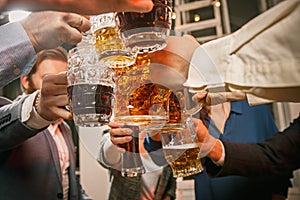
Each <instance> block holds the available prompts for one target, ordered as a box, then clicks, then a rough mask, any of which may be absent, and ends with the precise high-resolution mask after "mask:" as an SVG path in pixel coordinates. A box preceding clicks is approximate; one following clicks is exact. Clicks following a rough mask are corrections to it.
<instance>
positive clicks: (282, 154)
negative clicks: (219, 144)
mask: <svg viewBox="0 0 300 200" xmlns="http://www.w3.org/2000/svg"><path fill="white" fill-rule="evenodd" d="M223 144H224V147H225V162H224V165H223V166H222V167H218V166H216V165H215V164H214V163H213V162H212V161H211V160H209V159H208V160H209V161H207V164H206V167H207V171H208V173H209V174H211V175H213V176H226V175H241V176H261V175H264V176H266V175H284V174H285V173H287V172H291V171H293V170H296V169H298V168H300V115H299V116H298V118H296V119H295V120H294V121H293V123H291V125H290V126H289V127H288V128H286V129H285V130H284V131H282V132H279V133H277V134H275V135H274V136H273V137H271V138H270V139H268V140H266V141H264V142H260V143H257V144H240V143H233V142H225V141H223Z"/></svg>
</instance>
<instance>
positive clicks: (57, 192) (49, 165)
mask: <svg viewBox="0 0 300 200" xmlns="http://www.w3.org/2000/svg"><path fill="white" fill-rule="evenodd" d="M22 102H23V99H21V100H20V99H19V100H18V101H16V102H14V103H12V104H10V105H7V106H4V107H1V108H0V116H1V118H0V177H1V178H0V194H1V199H3V200H19V199H24V200H27V199H30V200H41V199H46V200H48V199H49V200H52V199H62V198H63V191H62V184H61V180H62V175H61V169H60V164H59V157H58V152H57V148H56V144H55V142H54V140H53V138H52V136H51V134H50V132H49V131H48V130H47V129H44V130H35V129H32V128H30V127H28V126H26V124H24V123H22V122H21V121H20V119H19V118H18V117H14V116H20V111H21V104H22ZM16 111H18V114H16V113H13V112H16ZM3 113H5V114H3ZM60 128H61V131H62V134H63V136H64V138H65V140H66V143H67V146H68V149H69V153H70V155H69V156H70V168H69V183H70V188H69V199H79V195H78V189H77V187H78V186H77V181H76V176H75V148H74V144H73V141H72V134H71V131H70V128H69V126H68V125H67V124H66V123H63V124H61V125H60Z"/></svg>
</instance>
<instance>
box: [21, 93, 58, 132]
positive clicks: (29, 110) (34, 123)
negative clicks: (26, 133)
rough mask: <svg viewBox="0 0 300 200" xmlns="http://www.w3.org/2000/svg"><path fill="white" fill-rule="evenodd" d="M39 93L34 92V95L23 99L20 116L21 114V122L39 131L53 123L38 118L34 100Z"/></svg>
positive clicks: (40, 117)
mask: <svg viewBox="0 0 300 200" xmlns="http://www.w3.org/2000/svg"><path fill="white" fill-rule="evenodd" d="M38 92H39V91H35V92H34V93H32V94H30V95H29V96H28V98H26V99H25V101H24V103H23V105H22V114H21V121H22V122H23V123H25V124H26V125H28V126H29V127H31V128H34V129H41V128H44V127H46V126H48V125H49V124H51V123H52V122H53V121H48V120H46V119H44V118H43V117H42V116H40V115H39V114H38V113H37V111H36V110H35V108H34V100H35V98H36V96H37V94H38Z"/></svg>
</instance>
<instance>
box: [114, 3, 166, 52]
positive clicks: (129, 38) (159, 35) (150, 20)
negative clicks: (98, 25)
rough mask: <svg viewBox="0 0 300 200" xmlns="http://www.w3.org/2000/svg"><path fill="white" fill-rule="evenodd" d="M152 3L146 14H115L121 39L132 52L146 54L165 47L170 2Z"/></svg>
mask: <svg viewBox="0 0 300 200" xmlns="http://www.w3.org/2000/svg"><path fill="white" fill-rule="evenodd" d="M152 1H153V3H154V7H153V9H152V10H151V11H150V12H148V13H135V12H118V13H116V22H117V26H118V28H119V30H120V33H121V38H122V40H123V42H124V44H125V46H126V47H129V48H130V49H132V50H133V51H139V52H140V53H147V52H153V51H156V50H160V49H163V48H164V47H165V46H166V41H167V38H168V36H169V34H170V29H171V23H172V18H171V15H172V7H171V6H172V0H152Z"/></svg>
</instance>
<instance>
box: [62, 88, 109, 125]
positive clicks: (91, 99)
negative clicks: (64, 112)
mask: <svg viewBox="0 0 300 200" xmlns="http://www.w3.org/2000/svg"><path fill="white" fill-rule="evenodd" d="M68 97H69V99H70V102H71V104H72V106H71V109H72V112H73V114H74V117H75V118H76V119H77V121H78V122H79V123H80V121H82V122H83V121H87V119H89V121H90V122H97V123H99V124H107V123H108V122H109V120H110V117H111V115H112V109H113V105H112V104H113V102H114V88H113V87H112V86H110V85H105V84H88V83H84V84H75V85H70V86H69V87H68ZM87 124H88V123H87Z"/></svg>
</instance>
